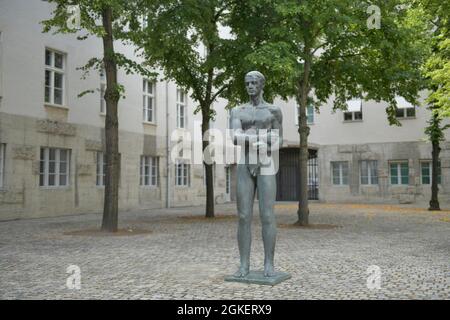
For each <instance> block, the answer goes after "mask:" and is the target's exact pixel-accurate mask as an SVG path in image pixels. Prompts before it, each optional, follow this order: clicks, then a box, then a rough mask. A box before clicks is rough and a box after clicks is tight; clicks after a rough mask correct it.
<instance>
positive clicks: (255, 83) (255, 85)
mask: <svg viewBox="0 0 450 320" xmlns="http://www.w3.org/2000/svg"><path fill="white" fill-rule="evenodd" d="M265 83H266V78H265V77H264V76H263V74H262V73H261V72H259V71H250V72H249V73H247V74H246V75H245V88H246V89H247V93H248V95H249V96H258V95H260V94H261V93H262V90H263V89H264V84H265Z"/></svg>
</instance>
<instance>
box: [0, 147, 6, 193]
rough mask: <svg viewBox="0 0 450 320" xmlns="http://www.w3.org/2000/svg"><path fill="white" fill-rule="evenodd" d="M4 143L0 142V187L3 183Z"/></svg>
mask: <svg viewBox="0 0 450 320" xmlns="http://www.w3.org/2000/svg"><path fill="white" fill-rule="evenodd" d="M5 150H6V144H4V143H0V188H3V186H4V183H5V181H4V180H5V152H6V151H5Z"/></svg>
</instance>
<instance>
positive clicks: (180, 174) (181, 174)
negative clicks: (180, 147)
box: [175, 160, 191, 186]
mask: <svg viewBox="0 0 450 320" xmlns="http://www.w3.org/2000/svg"><path fill="white" fill-rule="evenodd" d="M190 178H191V165H190V164H188V163H186V162H184V161H181V160H177V161H176V162H175V185H177V186H189V185H190V183H191V181H190Z"/></svg>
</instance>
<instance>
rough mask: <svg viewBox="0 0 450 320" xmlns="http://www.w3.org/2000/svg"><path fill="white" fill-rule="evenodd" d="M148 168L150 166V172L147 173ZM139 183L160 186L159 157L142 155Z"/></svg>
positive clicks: (153, 186)
mask: <svg viewBox="0 0 450 320" xmlns="http://www.w3.org/2000/svg"><path fill="white" fill-rule="evenodd" d="M146 168H148V174H146V173H145V169H146ZM147 182H148V183H147ZM139 185H140V186H141V187H146V188H156V187H158V185H159V157H154V156H148V155H141V158H140V164H139Z"/></svg>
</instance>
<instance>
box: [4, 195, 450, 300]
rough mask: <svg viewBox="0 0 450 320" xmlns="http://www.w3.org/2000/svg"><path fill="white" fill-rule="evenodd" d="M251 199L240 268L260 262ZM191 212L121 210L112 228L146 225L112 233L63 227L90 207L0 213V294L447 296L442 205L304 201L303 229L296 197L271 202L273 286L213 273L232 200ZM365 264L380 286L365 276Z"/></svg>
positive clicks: (81, 221) (226, 265)
mask: <svg viewBox="0 0 450 320" xmlns="http://www.w3.org/2000/svg"><path fill="white" fill-rule="evenodd" d="M256 207H257V206H255V215H254V226H253V230H252V231H253V243H252V269H261V267H262V261H263V247H262V240H261V225H260V221H259V217H258V214H257V208H256ZM202 211H203V208H202V207H194V208H192V207H191V208H177V209H170V210H164V209H162V210H150V211H145V212H144V211H142V212H122V213H121V214H120V227H121V228H125V229H136V228H139V229H141V230H148V231H149V232H148V233H141V234H139V233H137V234H133V235H123V234H122V235H118V236H105V235H96V234H93V233H91V234H90V233H83V232H80V233H79V234H77V233H76V232H75V233H74V232H73V231H78V230H92V229H96V228H98V227H99V224H100V221H101V215H81V216H71V217H58V218H44V219H36V220H20V221H9V222H1V223H0V270H1V273H0V298H2V299H342V298H347V299H359V298H363V299H366V298H368V299H396V298H399V299H411V298H417V299H450V211H443V212H439V213H432V212H428V211H426V210H422V209H418V208H412V207H405V206H403V207H402V206H387V205H349V204H348V205H338V204H317V203H315V204H312V206H311V218H310V219H311V221H310V222H311V223H312V224H316V225H318V226H317V227H316V228H309V229H305V228H296V227H293V226H292V224H293V223H294V222H295V221H296V213H295V212H296V204H294V203H279V204H277V206H276V214H277V222H278V224H279V228H278V238H277V247H276V257H275V263H276V267H277V268H278V270H282V271H286V272H290V273H291V274H292V278H291V279H289V280H287V281H285V282H283V283H281V284H279V285H277V286H274V287H271V286H258V285H249V284H239V283H230V282H224V281H223V278H224V277H225V276H226V275H228V274H230V273H232V272H234V271H235V270H236V269H237V266H238V257H239V255H238V250H237V243H236V222H237V221H236V218H235V216H234V212H235V205H234V204H226V205H220V206H217V207H216V213H217V216H218V217H217V218H216V219H214V221H212V220H205V219H203V218H202ZM321 224H322V225H323V226H322V227H320V226H319V225H321ZM330 225H331V226H330ZM333 226H335V227H333ZM332 227H333V228H332ZM68 233H69V234H68ZM69 265H77V266H79V267H80V269H81V289H80V290H69V289H68V288H67V286H66V280H67V277H68V276H69V274H67V273H66V269H67V267H68V266H69ZM373 265H375V266H378V267H379V268H380V271H381V288H380V289H377V288H375V289H369V288H368V286H367V280H368V277H371V276H373V275H374V274H373V273H367V269H368V267H369V266H373Z"/></svg>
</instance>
